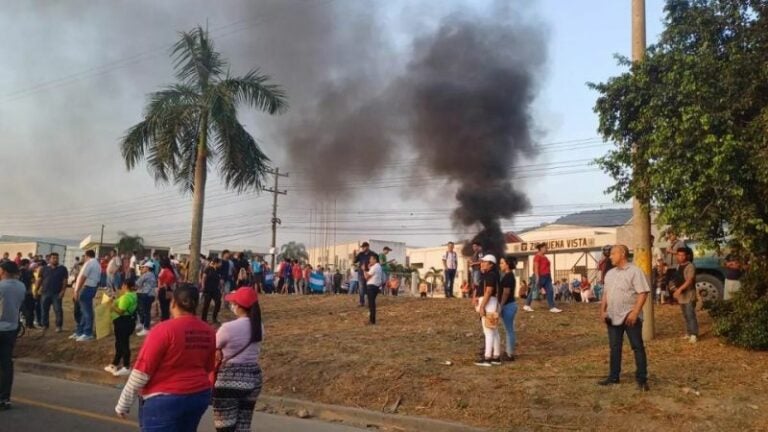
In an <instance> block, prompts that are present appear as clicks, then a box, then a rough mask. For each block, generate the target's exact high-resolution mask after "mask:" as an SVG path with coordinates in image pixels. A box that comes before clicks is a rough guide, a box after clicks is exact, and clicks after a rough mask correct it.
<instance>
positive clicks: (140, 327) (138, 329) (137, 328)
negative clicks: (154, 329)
mask: <svg viewBox="0 0 768 432" xmlns="http://www.w3.org/2000/svg"><path fill="white" fill-rule="evenodd" d="M134 330H136V331H142V330H144V326H143V325H142V324H141V323H138V324H136V328H135V329H134Z"/></svg>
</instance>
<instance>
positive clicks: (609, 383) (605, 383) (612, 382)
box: [597, 378, 619, 386]
mask: <svg viewBox="0 0 768 432" xmlns="http://www.w3.org/2000/svg"><path fill="white" fill-rule="evenodd" d="M618 384H619V380H617V379H613V378H606V379H604V380H600V381H598V382H597V385H599V386H612V385H618Z"/></svg>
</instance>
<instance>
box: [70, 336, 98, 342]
mask: <svg viewBox="0 0 768 432" xmlns="http://www.w3.org/2000/svg"><path fill="white" fill-rule="evenodd" d="M94 339H96V338H94V337H93V336H86V335H80V336H78V337H77V339H75V342H90V341H92V340H94Z"/></svg>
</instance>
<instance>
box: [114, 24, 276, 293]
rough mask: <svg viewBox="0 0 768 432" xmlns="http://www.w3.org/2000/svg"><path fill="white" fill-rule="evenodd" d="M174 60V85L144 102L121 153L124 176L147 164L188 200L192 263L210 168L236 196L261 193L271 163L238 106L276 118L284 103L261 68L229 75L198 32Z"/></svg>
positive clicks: (184, 38) (183, 40)
mask: <svg viewBox="0 0 768 432" xmlns="http://www.w3.org/2000/svg"><path fill="white" fill-rule="evenodd" d="M171 57H172V58H173V61H174V64H173V66H174V69H175V72H176V78H178V80H179V82H178V83H176V84H172V85H170V86H168V87H166V88H165V89H163V90H160V91H157V92H155V93H153V94H151V95H150V96H149V102H148V104H147V106H146V108H145V110H144V120H142V121H141V122H139V123H137V124H136V125H134V126H133V127H131V128H130V129H128V131H127V133H126V135H125V137H123V139H122V141H121V143H120V150H121V152H122V155H123V158H124V159H125V164H126V167H127V168H128V170H131V169H133V168H135V167H136V166H137V165H138V164H139V162H141V161H142V160H144V161H146V163H147V166H148V168H149V171H150V173H151V174H152V175H153V176H154V178H155V182H157V183H168V182H169V181H173V183H174V184H176V185H177V186H178V187H179V188H180V189H181V190H182V192H183V193H190V192H191V193H192V234H191V241H190V247H189V249H190V251H189V252H190V256H192V257H193V258H194V257H198V256H199V255H200V243H201V240H202V235H203V206H204V203H205V183H206V180H207V177H208V167H209V165H214V164H215V165H216V168H217V169H218V172H219V174H220V175H221V177H222V178H223V180H224V184H225V187H226V188H227V189H232V190H235V191H237V192H243V191H246V190H256V191H258V190H261V189H262V186H263V182H264V175H265V173H266V172H267V171H268V170H269V159H268V158H267V156H266V155H264V153H262V151H261V149H260V148H259V146H258V144H257V143H256V140H255V139H254V138H253V137H252V136H251V134H250V133H248V131H246V130H245V127H243V125H242V124H241V123H240V122H239V121H238V119H237V109H238V106H239V105H243V104H244V105H247V106H250V107H254V108H256V109H259V110H261V111H265V112H267V113H269V114H276V113H280V112H282V111H284V110H285V109H286V108H287V102H286V98H285V93H284V92H283V90H282V89H281V88H280V87H279V86H277V85H275V84H270V83H269V80H270V78H269V76H267V75H262V74H261V73H260V72H259V70H258V69H253V70H251V71H250V72H248V73H246V74H245V75H243V76H241V77H232V76H230V75H229V67H228V63H227V62H226V61H225V60H224V59H222V58H221V55H220V54H219V53H218V52H216V50H215V49H214V46H213V42H212V41H211V39H210V38H209V36H208V32H207V31H205V30H203V29H202V28H201V27H197V28H196V29H194V30H192V31H191V32H184V33H181V37H180V38H179V41H178V42H177V43H176V44H175V45H174V46H173V49H172V53H171ZM198 267H199V261H198V260H197V259H192V260H191V261H190V268H189V274H190V275H196V274H197V273H198V271H199V269H198ZM191 280H196V279H195V277H194V276H192V277H191Z"/></svg>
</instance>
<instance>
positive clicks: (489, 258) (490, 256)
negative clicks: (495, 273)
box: [480, 254, 496, 264]
mask: <svg viewBox="0 0 768 432" xmlns="http://www.w3.org/2000/svg"><path fill="white" fill-rule="evenodd" d="M480 261H487V262H492V263H494V264H496V257H495V256H493V255H491V254H488V255H486V256H484V257H482V258H480Z"/></svg>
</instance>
